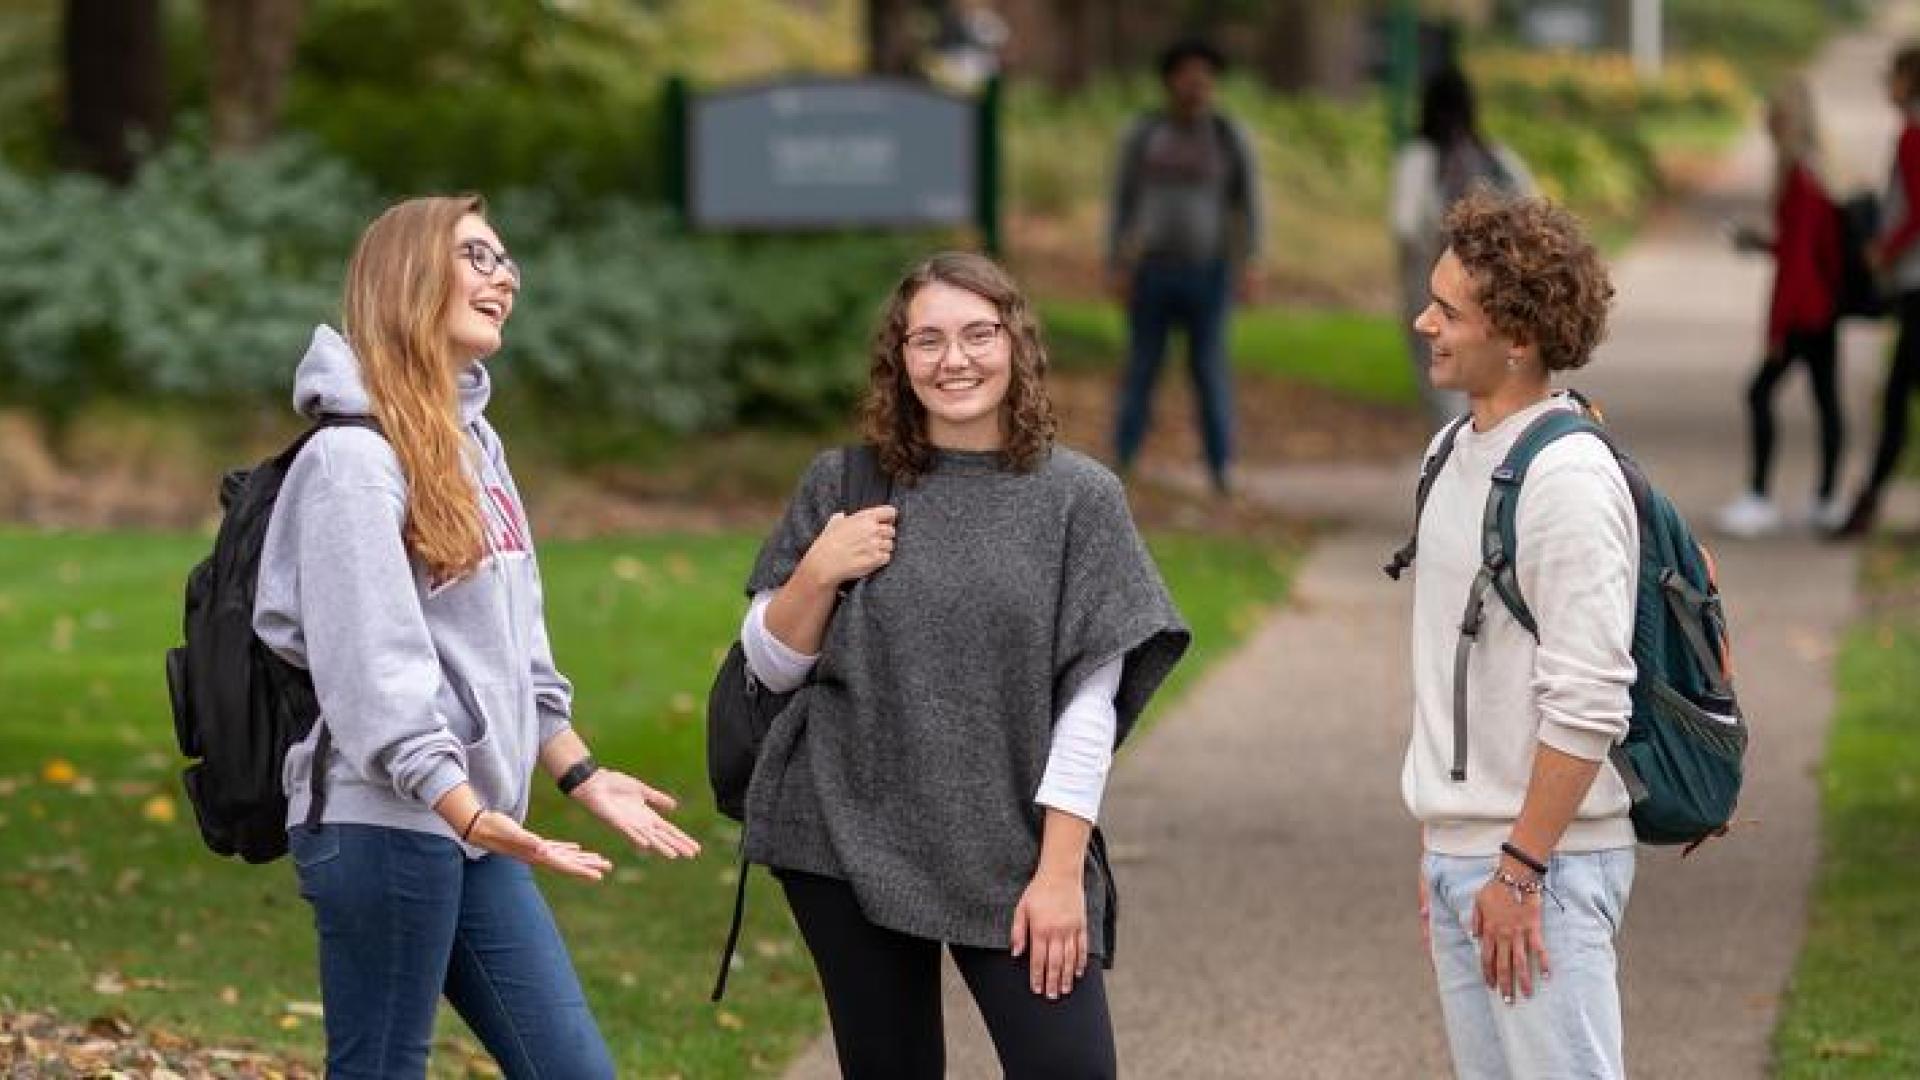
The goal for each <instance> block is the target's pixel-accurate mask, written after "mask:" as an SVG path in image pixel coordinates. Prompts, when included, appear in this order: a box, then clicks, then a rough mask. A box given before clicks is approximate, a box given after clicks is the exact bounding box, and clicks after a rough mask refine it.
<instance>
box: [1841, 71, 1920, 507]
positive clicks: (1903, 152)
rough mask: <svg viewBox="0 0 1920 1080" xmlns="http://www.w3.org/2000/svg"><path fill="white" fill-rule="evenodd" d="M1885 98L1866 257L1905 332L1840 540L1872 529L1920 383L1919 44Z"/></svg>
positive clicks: (1891, 76)
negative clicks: (1895, 132) (1879, 192)
mask: <svg viewBox="0 0 1920 1080" xmlns="http://www.w3.org/2000/svg"><path fill="white" fill-rule="evenodd" d="M1887 98H1888V100H1890V101H1891V102H1892V103H1893V107H1894V108H1896V109H1898V110H1899V111H1900V117H1901V127H1900V141H1899V143H1898V144H1896V147H1895V150H1894V162H1893V172H1892V175H1891V176H1890V177H1888V180H1887V191H1886V195H1885V196H1884V198H1883V199H1882V200H1881V211H1880V221H1881V229H1880V235H1878V236H1876V237H1875V238H1874V240H1873V242H1872V243H1871V244H1869V245H1868V247H1867V261H1868V262H1869V263H1871V264H1872V265H1873V269H1874V272H1875V275H1876V276H1877V277H1878V279H1879V281H1880V287H1881V292H1882V294H1883V295H1886V296H1888V297H1890V298H1891V300H1892V308H1893V312H1894V314H1895V315H1896V316H1897V317H1898V318H1899V320H1900V331H1899V340H1898V342H1897V343H1896V344H1895V345H1894V347H1893V367H1892V369H1891V370H1889V371H1888V372H1887V385H1886V389H1885V390H1884V391H1882V393H1881V397H1880V410H1881V411H1880V442H1879V445H1878V446H1877V447H1876V448H1875V449H1874V453H1873V471H1872V472H1871V473H1870V474H1869V475H1868V478H1867V484H1866V486H1865V487H1864V488H1862V489H1861V490H1860V494H1859V495H1858V496H1857V497H1856V498H1855V499H1854V503H1853V509H1852V510H1851V511H1850V512H1848V514H1847V518H1846V521H1845V522H1844V523H1843V524H1842V525H1841V526H1840V529H1839V533H1838V535H1840V536H1842V537H1850V536H1860V535H1862V534H1864V533H1866V532H1867V530H1869V529H1871V528H1872V527H1873V519H1874V517H1875V516H1876V515H1877V514H1878V512H1879V509H1880V491H1881V489H1882V488H1884V487H1885V486H1886V483H1887V480H1888V479H1889V478H1891V477H1892V476H1893V470H1894V466H1896V465H1898V464H1899V463H1900V451H1901V450H1902V449H1904V448H1905V447H1906V444H1907V419H1908V417H1907V405H1908V399H1909V398H1910V397H1912V396H1913V391H1914V389H1915V388H1916V387H1917V386H1920V243H1916V241H1920V43H1909V44H1908V45H1906V46H1905V47H1903V48H1902V49H1901V50H1900V51H1899V52H1898V53H1897V54H1895V56H1894V58H1893V66H1892V68H1891V69H1889V70H1888V72H1887Z"/></svg>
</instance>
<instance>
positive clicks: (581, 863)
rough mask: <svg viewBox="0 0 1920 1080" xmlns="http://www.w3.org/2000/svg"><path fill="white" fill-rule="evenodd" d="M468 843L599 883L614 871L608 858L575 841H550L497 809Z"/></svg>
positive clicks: (475, 829) (482, 820) (476, 826)
mask: <svg viewBox="0 0 1920 1080" xmlns="http://www.w3.org/2000/svg"><path fill="white" fill-rule="evenodd" d="M467 842H468V843H470V844H472V845H473V846H474V847H477V848H480V849H481V850H483V851H489V852H492V853H493V854H496V855H505V856H507V857H508V858H512V859H519V860H520V861H521V862H523V863H527V864H528V865H530V866H536V867H539V868H541V869H543V870H552V871H554V872H555V873H560V874H565V875H566V876H568V877H574V878H581V879H583V880H585V881H599V880H600V879H601V878H603V877H605V876H606V875H607V871H609V870H612V869H613V863H612V862H611V861H609V860H608V858H607V857H606V856H605V855H602V854H600V853H599V852H597V851H588V850H587V849H586V848H583V847H581V846H580V845H579V844H576V843H574V842H573V841H571V840H549V839H547V838H546V837H544V836H541V835H540V834H539V833H536V832H534V831H533V830H532V829H529V828H527V827H526V826H524V825H522V824H520V823H519V822H517V821H515V820H513V819H512V818H510V817H508V816H507V815H505V814H503V813H500V812H499V811H497V810H488V811H485V812H483V813H482V814H481V815H480V818H479V820H477V821H475V822H474V823H473V831H472V832H471V833H469V834H467Z"/></svg>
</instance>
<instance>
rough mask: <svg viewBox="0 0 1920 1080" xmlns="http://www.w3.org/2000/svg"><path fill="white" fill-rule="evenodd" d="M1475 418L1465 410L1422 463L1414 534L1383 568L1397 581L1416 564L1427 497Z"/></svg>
mask: <svg viewBox="0 0 1920 1080" xmlns="http://www.w3.org/2000/svg"><path fill="white" fill-rule="evenodd" d="M1471 419H1473V417H1472V416H1471V415H1470V414H1466V413H1463V414H1461V415H1459V416H1456V417H1454V418H1453V419H1452V420H1450V421H1448V422H1447V427H1446V430H1444V431H1442V432H1441V433H1440V442H1439V444H1438V445H1436V446H1435V447H1434V448H1433V452H1432V453H1430V454H1428V455H1427V457H1426V460H1424V461H1422V462H1421V463H1420V480H1419V483H1418V484H1416V485H1415V487H1414V489H1413V533H1412V535H1410V536H1408V537H1407V542H1406V543H1405V544H1404V545H1402V546H1401V548H1400V550H1399V551H1396V552H1394V553H1393V558H1392V560H1391V561H1389V562H1388V563H1387V565H1385V566H1383V567H1381V568H1380V569H1381V570H1384V571H1385V572H1386V575H1387V576H1388V577H1390V578H1392V579H1393V580H1395V581H1399V580H1400V575H1401V574H1404V573H1406V571H1407V567H1409V566H1412V565H1413V560H1414V558H1415V556H1417V555H1418V554H1419V552H1420V515H1421V514H1422V513H1424V512H1425V511H1426V509H1427V496H1428V495H1429V494H1431V493H1432V491H1433V482H1434V480H1435V479H1436V478H1437V477H1439V475H1440V470H1441V469H1444V468H1446V466H1447V459H1448V458H1450V457H1452V456H1453V443H1454V440H1455V439H1456V438H1458V437H1459V435H1460V429H1461V428H1463V427H1465V426H1466V425H1467V422H1468V421H1469V420H1471Z"/></svg>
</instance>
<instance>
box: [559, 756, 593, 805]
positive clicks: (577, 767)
mask: <svg viewBox="0 0 1920 1080" xmlns="http://www.w3.org/2000/svg"><path fill="white" fill-rule="evenodd" d="M599 771H600V763H599V762H597V761H595V760H593V755H592V754H588V755H587V756H586V757H583V758H581V759H580V760H579V761H576V762H574V763H573V764H572V765H570V766H568V767H567V771H566V772H563V773H561V774H560V781H559V782H560V794H562V795H571V794H573V789H574V788H577V787H579V786H580V785H581V784H584V783H586V782H587V778H588V777H589V776H592V775H593V774H594V773H597V772H599Z"/></svg>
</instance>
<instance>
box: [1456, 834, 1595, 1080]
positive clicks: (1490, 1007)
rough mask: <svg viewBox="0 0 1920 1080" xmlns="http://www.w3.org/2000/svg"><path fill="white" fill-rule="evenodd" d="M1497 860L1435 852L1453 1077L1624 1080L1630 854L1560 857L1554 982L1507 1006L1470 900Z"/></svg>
mask: <svg viewBox="0 0 1920 1080" xmlns="http://www.w3.org/2000/svg"><path fill="white" fill-rule="evenodd" d="M1496 861H1497V860H1495V859H1493V858H1477V857H1476V858H1463V857H1460V856H1454V855H1437V854H1434V853H1433V852H1428V853H1427V854H1426V856H1425V858H1424V860H1423V863H1422V868H1423V869H1424V871H1425V872H1426V875H1427V888H1428V894H1429V896H1430V897H1431V908H1430V911H1431V915H1430V917H1429V918H1430V922H1431V927H1432V931H1433V969H1434V974H1435V975H1436V976H1437V977H1438V979H1439V984H1440V1006H1441V1009H1442V1011H1443V1012H1444V1013H1445V1014H1446V1019H1447V1043H1448V1045H1449V1046H1450V1047H1451V1048H1452V1051H1453V1070H1454V1073H1455V1075H1457V1076H1459V1077H1461V1078H1462V1080H1574V1078H1580V1080H1586V1078H1589V1077H1591V1078H1596V1080H1599V1078H1605V1080H1617V1078H1621V1077H1625V1076H1626V1075H1627V1071H1626V1063H1625V1060H1624V1055H1623V1052H1622V1037H1621V1030H1620V986H1619V979H1618V974H1619V968H1618V964H1617V963H1616V961H1615V956H1614V947H1613V943H1614V940H1615V938H1617V937H1618V936H1619V933H1620V921H1621V919H1622V918H1623V917H1624V916H1625V915H1626V912H1627V895H1628V893H1630V892H1632V890H1633V849H1632V848H1630V847H1626V848H1614V849H1611V850H1607V851H1595V852H1587V853H1583V854H1577V855H1555V856H1553V858H1552V859H1551V860H1550V861H1549V863H1548V865H1547V886H1548V887H1549V888H1551V889H1552V890H1553V891H1554V894H1555V895H1556V896H1558V897H1559V900H1560V902H1559V903H1558V904H1556V903H1554V901H1553V899H1552V898H1548V899H1547V900H1546V902H1545V906H1544V914H1543V915H1542V917H1541V921H1542V928H1543V930H1544V931H1545V934H1546V939H1547V960H1548V962H1549V963H1550V964H1552V967H1553V975H1552V977H1551V978H1549V979H1545V980H1540V979H1536V980H1535V981H1534V990H1533V996H1532V997H1530V998H1529V997H1526V996H1524V995H1518V994H1516V995H1515V997H1514V1003H1513V1004H1512V1005H1508V1004H1507V1003H1505V1002H1504V1001H1502V1000H1501V999H1500V996H1499V995H1498V994H1497V993H1495V992H1494V991H1493V990H1492V989H1491V988H1489V987H1488V986H1487V983H1486V980H1485V979H1484V978H1482V977H1481V974H1480V943H1479V942H1477V941H1475V940H1474V939H1473V937H1472V936H1471V934H1470V933H1469V932H1470V931H1471V930H1472V928H1473V900H1474V896H1475V895H1476V894H1478V893H1479V891H1480V889H1481V887H1482V886H1484V885H1486V883H1487V882H1488V881H1489V880H1491V879H1492V877H1493V871H1494V864H1495V862H1496Z"/></svg>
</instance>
